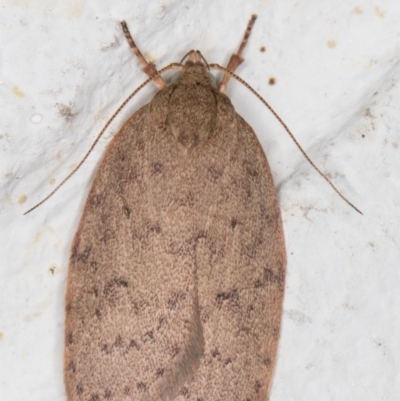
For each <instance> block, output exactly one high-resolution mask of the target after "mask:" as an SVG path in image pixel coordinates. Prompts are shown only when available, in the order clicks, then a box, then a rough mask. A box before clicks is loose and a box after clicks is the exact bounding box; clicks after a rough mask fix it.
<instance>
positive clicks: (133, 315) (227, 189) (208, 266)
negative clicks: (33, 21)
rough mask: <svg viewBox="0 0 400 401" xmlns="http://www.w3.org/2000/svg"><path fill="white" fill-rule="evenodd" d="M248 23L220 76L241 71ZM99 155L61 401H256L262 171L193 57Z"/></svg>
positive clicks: (262, 297)
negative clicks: (240, 43)
mask: <svg viewBox="0 0 400 401" xmlns="http://www.w3.org/2000/svg"><path fill="white" fill-rule="evenodd" d="M255 18H256V17H255V16H253V17H252V19H251V20H250V23H249V25H248V28H247V30H246V34H245V36H244V40H243V42H242V45H241V47H240V49H239V51H238V53H236V54H234V55H233V56H232V58H231V61H230V62H229V65H228V70H230V71H234V70H235V69H236V67H237V66H238V65H239V64H240V63H241V62H242V61H243V59H242V58H241V51H242V50H243V48H244V45H245V44H246V42H247V39H248V37H249V34H250V31H251V27H252V25H253V23H254V21H255ZM122 26H123V29H124V33H125V36H126V37H127V38H128V41H129V43H130V45H131V47H132V49H133V51H134V53H135V54H136V55H137V56H138V57H139V59H140V60H141V62H142V63H143V64H144V71H145V72H146V73H147V74H148V75H149V76H151V77H153V78H154V82H156V84H157V85H158V86H159V87H160V88H161V90H160V91H159V92H158V94H157V95H156V96H155V97H154V98H153V100H151V102H150V103H148V104H147V105H146V106H144V107H142V108H141V109H140V110H138V111H137V112H136V113H134V114H133V116H132V117H130V118H129V119H128V121H127V122H126V123H125V124H124V125H123V127H122V128H121V130H120V131H119V132H118V134H117V135H116V136H115V138H114V139H113V140H112V142H111V143H110V145H109V146H108V148H107V151H106V154H105V156H104V159H103V161H102V162H101V164H100V167H99V169H98V171H97V174H96V176H95V178H94V182H93V184H92V187H91V190H90V193H89V196H88V199H87V201H86V205H85V208H84V211H83V214H82V218H81V220H80V223H79V227H78V230H77V233H76V235H75V238H74V241H73V245H72V250H71V255H70V264H69V271H68V278H67V289H66V300H65V305H66V312H65V316H66V319H65V355H64V358H65V359H64V378H65V385H66V392H67V398H68V401H104V400H111V401H139V400H142V401H144V400H148V401H159V400H160V401H161V400H162V401H167V400H171V401H172V400H187V401H189V400H190V401H198V400H204V401H217V400H221V401H222V400H223V401H243V400H251V401H265V400H266V398H267V395H268V394H269V391H270V386H271V383H272V376H273V372H274V367H275V361H276V353H277V345H278V339H279V332H280V323H281V315H282V302H283V294H284V286H285V284H284V283H285V266H286V255H285V246H284V236H283V229H282V222H281V216H280V210H279V205H278V201H277V197H276V194H275V188H274V183H273V180H272V176H271V172H270V168H269V166H268V163H267V159H266V157H265V154H264V152H263V150H262V148H261V145H260V143H259V141H258V139H257V137H256V135H255V133H254V132H253V130H252V128H251V127H250V126H249V125H248V124H247V123H246V121H244V120H243V118H242V117H240V116H239V115H238V114H237V113H236V112H235V110H234V108H233V106H232V104H231V102H230V100H229V98H228V97H227V96H226V95H225V94H224V93H223V91H224V89H225V87H226V84H227V82H228V80H229V77H230V75H229V74H227V73H226V74H225V75H224V77H223V79H222V82H221V85H220V87H219V88H218V89H217V88H215V87H214V86H213V85H212V84H211V82H210V81H209V78H208V76H207V73H208V70H207V66H206V64H205V62H204V59H202V56H201V55H200V53H199V52H197V51H196V52H191V53H190V54H189V56H188V61H187V62H186V63H185V64H184V65H183V66H182V75H181V78H180V79H179V81H178V82H176V83H174V84H171V85H169V86H166V85H165V83H164V81H163V80H162V78H161V76H160V75H158V76H156V77H155V74H157V71H156V70H155V69H154V66H152V65H151V64H148V63H147V62H146V61H145V59H144V58H143V56H142V55H141V53H140V51H139V49H138V48H137V47H136V45H135V43H134V42H133V40H132V38H131V37H130V35H129V31H128V30H127V27H126V25H125V24H124V23H123V24H122Z"/></svg>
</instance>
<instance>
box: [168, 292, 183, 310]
mask: <svg viewBox="0 0 400 401" xmlns="http://www.w3.org/2000/svg"><path fill="white" fill-rule="evenodd" d="M185 299H186V294H184V293H183V292H179V293H177V294H175V293H173V294H172V297H171V298H170V299H169V300H168V308H169V309H170V310H173V309H176V308H177V307H178V306H179V304H180V303H181V302H182V301H184V300H185Z"/></svg>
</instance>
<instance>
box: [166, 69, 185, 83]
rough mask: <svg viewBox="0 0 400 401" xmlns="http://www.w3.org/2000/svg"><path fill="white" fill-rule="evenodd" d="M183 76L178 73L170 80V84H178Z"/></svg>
mask: <svg viewBox="0 0 400 401" xmlns="http://www.w3.org/2000/svg"><path fill="white" fill-rule="evenodd" d="M181 76H182V72H181V71H179V72H176V73H175V74H174V75H172V77H171V78H170V79H169V82H170V84H176V83H177V82H178V81H179V80H180V79H181Z"/></svg>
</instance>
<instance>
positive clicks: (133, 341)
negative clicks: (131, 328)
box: [128, 340, 140, 351]
mask: <svg viewBox="0 0 400 401" xmlns="http://www.w3.org/2000/svg"><path fill="white" fill-rule="evenodd" d="M128 347H129V348H136V349H137V350H138V351H139V350H140V346H139V345H138V343H137V342H136V341H135V340H131V341H130V342H129V346H128Z"/></svg>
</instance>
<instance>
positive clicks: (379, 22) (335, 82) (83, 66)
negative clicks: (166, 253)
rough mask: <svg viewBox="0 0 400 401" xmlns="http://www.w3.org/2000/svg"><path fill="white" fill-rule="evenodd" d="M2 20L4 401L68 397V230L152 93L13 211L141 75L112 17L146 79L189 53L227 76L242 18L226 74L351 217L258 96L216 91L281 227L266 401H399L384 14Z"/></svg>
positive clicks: (312, 3)
mask: <svg viewBox="0 0 400 401" xmlns="http://www.w3.org/2000/svg"><path fill="white" fill-rule="evenodd" d="M0 10H1V12H0V30H1V32H0V44H1V53H0V65H1V71H0V82H1V83H0V113H1V116H0V152H1V155H0V183H1V184H0V185H1V190H0V197H1V201H0V205H1V206H0V207H1V210H0V230H1V231H0V232H1V247H0V249H1V256H0V260H1V266H0V274H1V279H0V332H1V334H0V338H1V339H0V361H1V362H0V399H1V400H7V401H25V400H31V401H36V400H43V401H50V400H65V396H64V388H63V379H62V350H63V294H64V286H65V278H66V273H67V264H68V254H69V248H70V245H71V241H72V238H73V234H74V232H75V230H76V227H77V224H78V221H79V218H80V213H81V209H82V206H83V203H84V200H85V197H86V195H87V191H88V188H89V185H90V182H91V179H92V178H93V175H94V173H95V169H96V166H97V165H98V163H99V160H100V158H101V154H102V152H103V150H104V147H105V146H106V144H107V143H108V141H109V140H110V138H111V137H112V135H113V134H114V133H115V132H116V131H117V130H118V127H119V126H120V125H121V123H122V122H123V121H124V120H125V119H126V118H127V116H128V115H129V114H130V113H132V111H133V110H135V109H137V108H138V107H139V106H140V105H142V104H144V103H145V102H147V101H148V100H149V99H150V97H151V96H152V95H153V94H154V93H155V92H156V89H155V87H154V86H150V87H149V88H147V89H145V90H144V92H143V93H141V94H140V95H138V96H137V97H136V99H135V100H133V101H132V102H131V104H130V106H129V107H128V110H127V111H126V112H125V113H123V114H122V115H121V116H120V117H119V118H118V119H117V121H116V122H115V123H114V124H113V125H112V128H111V129H110V130H109V131H108V132H107V133H106V135H105V136H104V138H103V139H102V140H101V143H100V145H99V146H98V147H97V148H96V149H95V151H94V152H93V154H92V155H91V156H90V157H89V160H88V161H87V162H86V163H85V164H84V166H83V167H82V168H81V169H80V170H79V171H78V172H77V173H76V174H75V176H74V177H73V178H72V179H71V180H69V182H67V183H66V184H65V185H64V187H63V188H62V189H60V190H59V192H58V193H57V194H56V195H55V196H53V197H52V198H51V199H50V200H49V201H48V202H46V203H45V204H44V205H42V206H41V207H40V208H38V209H37V210H36V211H34V212H32V213H31V214H29V215H27V216H23V215H22V213H23V212H24V211H25V210H27V209H28V208H29V207H30V206H32V205H34V204H35V203H37V202H38V201H39V200H41V199H42V198H43V197H44V196H45V195H47V194H48V193H49V192H50V191H51V189H52V188H54V185H56V184H57V183H59V182H60V181H61V180H62V179H63V178H64V177H65V176H66V175H67V174H68V172H69V171H70V169H71V167H72V166H73V165H75V164H76V163H77V162H78V161H79V160H80V159H81V157H82V156H83V155H84V153H85V151H86V150H87V149H88V147H89V146H90V143H91V141H92V140H93V138H94V137H95V135H96V134H97V133H98V131H99V130H100V129H101V127H102V125H103V124H104V123H105V121H106V120H107V118H108V117H109V116H110V115H111V114H112V113H113V111H114V110H115V109H116V108H117V106H118V105H119V103H120V102H121V101H122V100H123V99H124V98H125V97H126V96H127V95H128V94H129V93H130V92H131V91H132V90H133V89H134V88H135V87H136V86H137V85H138V84H140V83H141V82H142V81H143V80H144V79H145V78H146V77H145V75H144V74H143V73H142V72H141V71H140V66H139V64H138V61H137V60H136V59H135V58H134V57H133V55H132V54H131V52H130V49H129V47H128V45H127V43H126V41H125V39H124V37H123V34H122V32H121V30H120V27H119V21H120V20H122V19H126V21H127V23H128V25H129V27H130V30H131V32H132V34H133V36H134V38H135V39H136V41H137V43H138V45H139V46H140V48H141V49H142V50H143V52H144V54H145V55H146V57H148V58H149V59H151V60H155V61H156V64H157V66H158V67H161V66H164V65H167V64H169V63H170V62H173V61H179V60H180V59H181V57H182V56H183V55H184V54H185V53H186V52H187V51H188V50H190V49H193V48H198V49H200V50H201V51H202V53H203V55H204V56H205V57H206V59H207V60H208V61H209V62H218V63H220V64H223V65H226V63H227V60H228V59H229V56H230V54H231V53H232V52H233V51H235V50H236V48H237V46H238V45H239V42H240V40H241V37H242V34H243V31H244V28H245V26H246V23H247V21H248V19H249V17H250V15H251V14H252V13H256V14H258V20H257V22H256V25H255V27H254V31H253V33H252V36H251V39H250V43H249V45H248V48H247V49H246V51H245V58H246V62H245V63H244V64H243V65H242V66H241V67H240V68H239V70H238V73H239V74H240V75H241V76H242V77H243V78H244V79H245V80H247V82H249V83H250V84H251V85H252V86H253V87H254V88H255V89H256V90H258V91H259V92H260V94H261V95H263V96H264V97H265V98H266V99H267V100H268V101H270V103H271V105H272V106H273V107H274V108H275V109H276V111H277V112H278V113H279V114H280V115H281V117H282V118H283V119H284V120H285V121H286V123H287V124H288V125H289V126H290V127H291V129H292V130H293V132H294V133H295V135H296V137H297V139H298V140H299V142H300V143H301V144H302V145H303V147H304V148H305V149H306V151H307V152H308V154H309V156H310V157H311V158H312V159H313V160H314V161H315V163H316V164H317V165H318V166H319V167H320V168H321V169H322V170H323V171H325V172H326V174H327V175H328V176H329V177H330V178H331V179H332V181H333V182H334V183H335V185H337V187H338V188H339V189H340V190H341V191H342V192H343V194H345V196H347V197H348V198H349V199H350V200H351V201H352V202H354V203H355V204H356V205H357V207H359V208H360V209H361V210H362V211H363V213H364V216H360V215H358V214H357V213H356V212H354V211H353V210H352V209H351V208H350V207H348V206H347V205H346V204H345V203H344V202H343V201H342V200H341V199H340V198H339V197H338V196H337V195H336V194H335V193H334V192H333V191H332V190H331V189H330V188H329V186H327V185H326V184H325V182H324V181H323V180H322V179H321V178H320V177H319V176H318V175H317V174H316V173H315V171H313V169H312V168H311V167H310V165H309V164H308V163H307V161H306V160H304V158H303V157H302V156H301V154H300V153H299V152H298V150H297V149H296V148H295V146H294V145H293V143H292V142H291V141H290V140H289V139H288V138H287V135H286V134H285V132H284V131H283V129H282V128H281V127H280V126H279V124H278V123H277V122H276V121H274V119H273V117H272V116H271V115H270V114H269V112H268V111H267V110H266V109H265V108H263V106H261V105H260V103H259V102H258V100H257V99H256V98H254V97H253V96H252V95H251V94H249V93H247V92H246V90H245V89H244V88H242V87H241V86H240V84H238V83H231V84H230V86H229V90H228V94H229V95H230V96H231V99H232V101H233V103H234V105H235V107H236V109H237V111H238V112H239V113H240V114H242V115H243V117H244V118H245V119H246V120H247V121H248V122H249V123H250V124H251V125H252V127H253V128H254V129H255V131H256V133H257V135H258V136H259V138H260V141H261V142H262V144H263V146H264V149H265V150H266V152H267V156H268V159H269V162H270V165H271V168H272V170H273V173H274V177H275V181H276V185H277V190H278V196H279V199H280V203H281V207H282V214H283V220H284V226H285V234H286V243H287V252H288V259H289V263H288V275H287V286H286V298H285V304H284V308H285V312H284V320H283V328H282V335H281V342H280V351H279V359H278V365H277V370H276V375H275V381H274V384H273V390H272V393H271V397H270V400H271V401H289V400H296V401H314V400H318V401H344V400H352V401H361V400H362V401H379V400H385V401H398V400H399V399H400V373H399V372H400V320H399V318H398V316H399V307H400V273H399V271H400V250H399V242H400V240H399V232H400V230H399V223H398V222H399V217H400V208H399V206H400V205H399V204H400V153H399V152H400V148H399V146H400V133H399V129H400V122H399V121H400V84H399V83H398V79H399V77H400V64H399V60H400V3H399V2H398V1H396V0H387V1H379V2H376V1H370V0H363V1H360V2H356V1H353V0H350V1H328V2H321V1H318V0H308V1H307V0H303V1H295V0H287V1H284V2H283V1H253V0H251V1H246V2H244V1H240V0H230V1H229V2H228V1H196V2H194V1H193V2H191V1H175V0H170V1H152V2H150V4H149V1H148V0H136V1H133V0H132V1H127V0H125V1H115V2H110V1H105V0H103V1H93V0H87V1H83V0H73V1H71V0H69V1H67V0H59V1H53V2H49V1H45V0H37V1H33V0H9V1H3V2H2V4H1V5H0ZM261 46H265V47H266V52H264V53H262V52H260V50H259V49H260V47H261ZM272 76H273V77H275V78H276V80H277V82H276V85H274V86H270V85H268V80H269V78H270V77H272ZM53 180H54V183H53V184H51V182H53ZM25 197H26V201H25V202H24V203H23V200H24V198H25ZM207 401H212V400H207Z"/></svg>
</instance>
